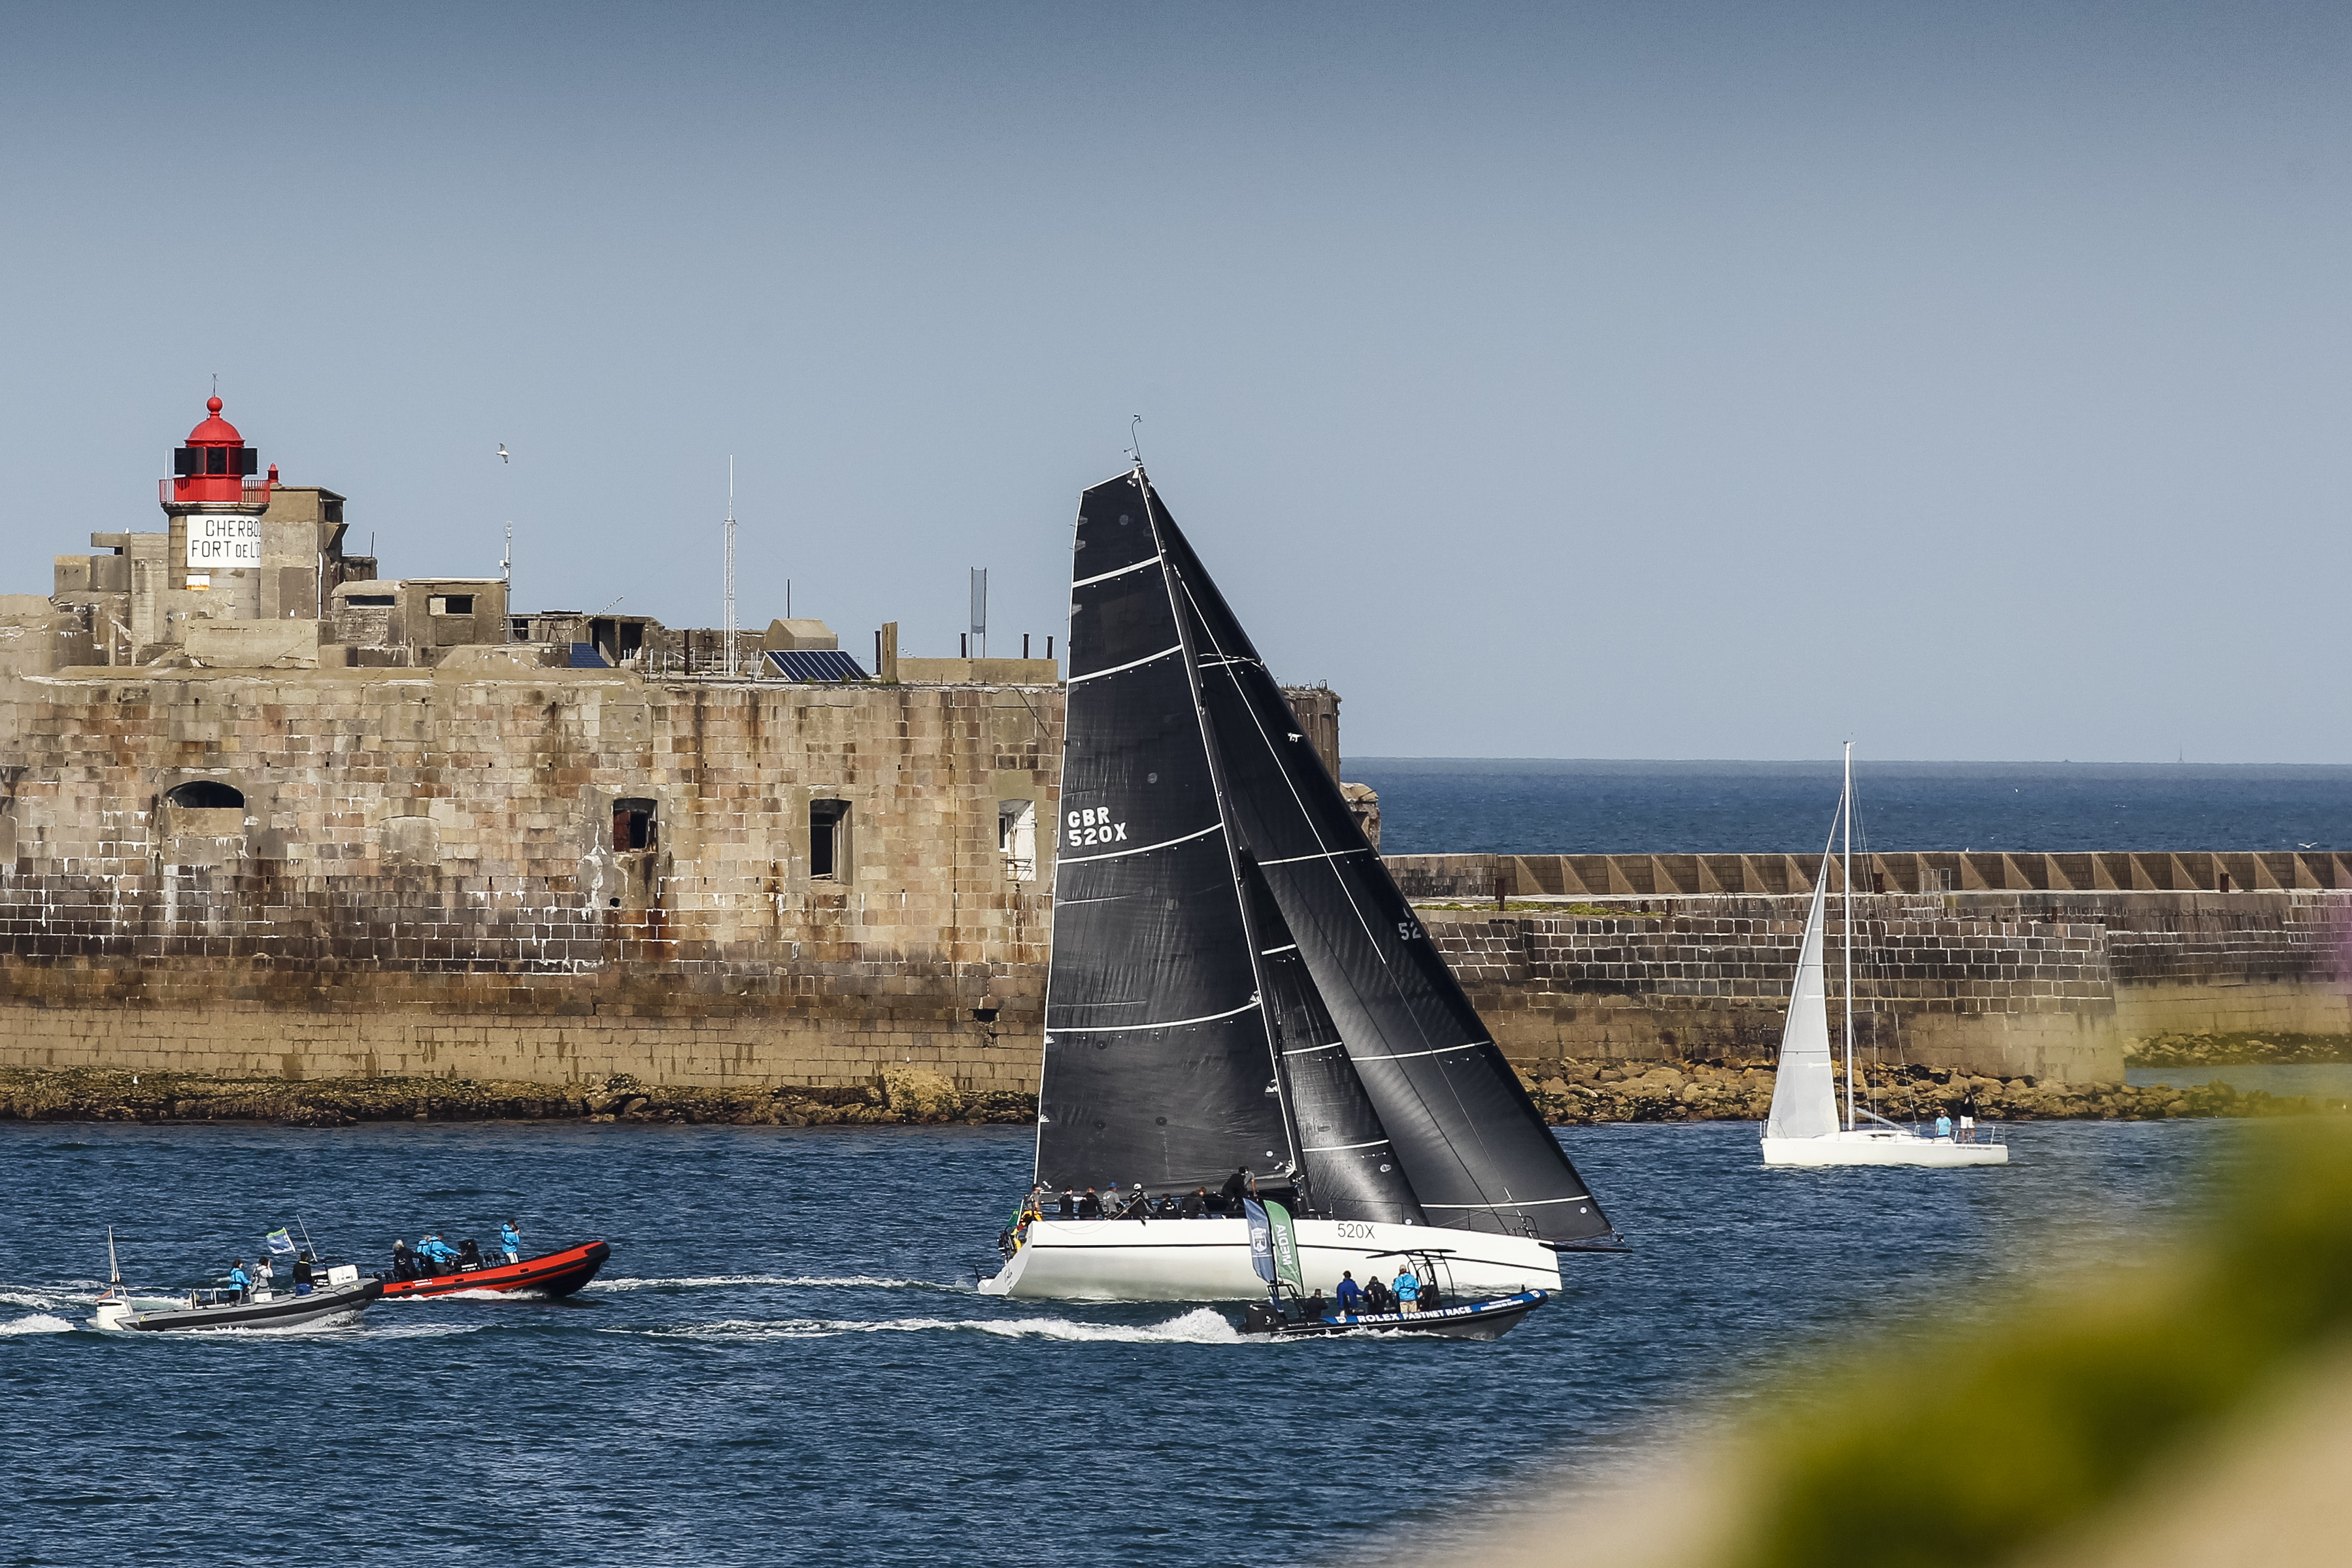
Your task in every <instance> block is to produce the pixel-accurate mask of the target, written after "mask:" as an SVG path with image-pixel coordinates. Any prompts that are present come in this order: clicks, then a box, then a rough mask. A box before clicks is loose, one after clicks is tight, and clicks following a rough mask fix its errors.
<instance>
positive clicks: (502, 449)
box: [499, 441, 514, 463]
mask: <svg viewBox="0 0 2352 1568" xmlns="http://www.w3.org/2000/svg"><path fill="white" fill-rule="evenodd" d="M513 461H514V459H513V458H511V457H509V456H508V455H507V444H506V443H505V442H503V441H501V442H499V462H501V463H511V462H513Z"/></svg>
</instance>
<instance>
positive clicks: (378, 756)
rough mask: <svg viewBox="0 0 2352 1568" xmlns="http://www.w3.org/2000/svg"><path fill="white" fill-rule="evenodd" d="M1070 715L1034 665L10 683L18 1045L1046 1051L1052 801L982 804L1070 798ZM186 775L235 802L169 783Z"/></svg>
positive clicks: (203, 1055) (689, 1066) (307, 1051)
mask: <svg viewBox="0 0 2352 1568" xmlns="http://www.w3.org/2000/svg"><path fill="white" fill-rule="evenodd" d="M1060 725H1061V703H1060V695H1059V693H1058V692H1057V691H1055V690H1054V689H1052V688H1050V687H1047V688H1040V689H1035V690H1024V689H1021V688H1013V687H998V688H978V687H961V688H939V687H920V686H893V687H883V686H864V687H822V686H796V685H783V684H780V683H775V682H761V683H751V682H734V683H723V682H677V683H670V684H667V685H665V684H661V683H647V682H642V681H640V680H638V679H637V678H636V677H635V676H634V675H630V674H622V673H614V672H586V671H569V670H563V671H558V670H540V671H528V672H516V673H513V674H510V675H501V676H498V677H491V678H482V677H474V676H465V677H459V676H451V675H441V674H425V673H424V672H416V673H414V674H412V673H410V672H363V671H317V672H299V673H297V672H287V673H282V674H280V673H270V674H223V673H218V672H209V671H170V672H163V671H142V672H138V673H136V674H124V673H120V672H107V673H106V674H103V675H100V674H94V673H93V674H89V675H87V676H83V675H81V674H79V673H78V674H77V675H75V676H72V677H61V676H49V677H43V678H31V679H22V680H16V681H9V682H5V683H0V759H5V766H0V1061H5V1062H7V1063H11V1064H17V1065H26V1066H78V1065H118V1066H119V1065H131V1066H136V1065H137V1064H140V1063H142V1062H152V1063H153V1064H155V1065H158V1066H161V1065H164V1064H166V1063H168V1064H170V1065H173V1066H176V1067H180V1068H182V1069H184V1070H199V1071H202V1070H209V1071H223V1072H256V1071H258V1072H269V1073H286V1074H289V1075H314V1076H329V1075H339V1074H347V1073H357V1074H366V1073H382V1074H395V1073H416V1072H424V1073H438V1074H444V1075H448V1076H457V1077H476V1076H504V1077H513V1078H522V1079H536V1080H541V1081H547V1082H583V1081H588V1080H593V1079H596V1078H601V1077H603V1076H605V1075H608V1074H609V1073H612V1072H617V1071H627V1072H630V1073H634V1074H635V1075H637V1076H639V1077H641V1078H646V1079H648V1080H650V1081H655V1082H678V1083H701V1084H712V1085H719V1084H742V1083H768V1084H787V1083H816V1084H835V1083H846V1082H870V1081H871V1080H872V1079H873V1077H874V1074H875V1072H876V1071H877V1070H878V1067H879V1065H880V1064H882V1063H884V1062H886V1061H898V1062H901V1063H905V1062H914V1063H919V1064H922V1065H926V1066H931V1067H936V1068H939V1069H940V1070H941V1071H947V1072H949V1073H950V1075H951V1076H953V1077H954V1078H955V1079H956V1080H957V1081H958V1082H960V1083H961V1084H963V1085H964V1086H966V1087H969V1088H976V1089H1003V1088H1019V1089H1028V1088H1031V1087H1034V1079H1035V1071H1036V1061H1037V1047H1036V1043H1035V1042H1036V1040H1037V1038H1038V1035H1039V1033H1040V1009H1041V1005H1042V997H1043V989H1044V977H1045V956H1046V946H1045V944H1046V939H1047V933H1048V929H1049V918H1048V908H1049V898H1048V890H1049V889H1050V886H1051V876H1052V838H1051V834H1050V833H1049V832H1048V833H1041V834H1039V835H1038V837H1039V839H1040V840H1041V842H1040V844H1039V845H1038V847H1037V852H1036V853H1037V857H1038V858H1037V862H1036V863H1035V865H1034V871H1033V873H1032V874H1030V875H1029V876H1027V877H1025V878H1024V877H1021V876H1018V875H1016V874H1014V873H1013V870H1012V869H1010V868H1008V866H1007V864H1006V862H1005V860H1004V857H1003V855H1002V854H1001V853H1000V852H999V849H998V841H997V824H998V819H999V807H1000V803H1001V802H1003V801H1005V800H1028V801H1031V802H1034V804H1035V806H1036V809H1037V813H1038V815H1039V816H1040V817H1042V818H1045V819H1048V820H1050V819H1051V818H1052V817H1053V816H1054V815H1055V803H1056V801H1057V800H1058V767H1059V756H1060V745H1061V737H1060ZM199 780H203V781H210V782H212V783H215V784H219V785H226V786H228V787H230V788H233V789H236V790H238V791H240V792H241V793H242V794H243V797H244V800H245V805H244V807H243V808H242V809H241V810H234V809H230V810H224V809H205V810H199V809H195V808H193V807H190V806H186V805H176V804H173V803H172V802H171V801H170V800H168V799H167V797H168V796H169V794H170V792H171V791H172V790H173V789H174V788H176V787H178V786H180V785H182V784H184V783H190V782H195V781H199ZM812 800H823V801H827V802H831V801H840V802H845V803H846V804H847V808H848V814H847V819H846V821H845V825H844V827H843V828H842V829H841V830H840V832H841V838H842V842H841V846H840V855H839V859H840V862H841V864H840V869H839V873H838V874H835V875H834V876H825V875H822V874H819V873H818V872H817V870H816V869H815V868H814V867H813V866H812V862H811V850H812V841H811V811H810V802H811V801H812ZM616 809H618V810H619V816H618V817H617V818H616ZM828 810H831V808H828ZM632 812H636V813H638V814H639V815H642V816H643V817H644V818H645V825H644V827H643V828H642V830H641V831H642V832H643V835H644V838H645V841H644V842H643V843H642V844H635V843H630V842H628V841H627V840H628V838H629V832H628V831H627V821H628V819H629V816H630V814H631V813H632ZM616 821H618V822H619V823H620V824H621V825H620V826H619V827H618V828H616Z"/></svg>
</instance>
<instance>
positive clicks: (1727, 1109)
mask: <svg viewBox="0 0 2352 1568" xmlns="http://www.w3.org/2000/svg"><path fill="white" fill-rule="evenodd" d="M1773 1079H1774V1073H1773V1071H1772V1069H1771V1068H1769V1067H1755V1066H1745V1065H1741V1064H1738V1063H1731V1062H1721V1061H1713V1062H1645V1061H1569V1062H1563V1063H1561V1064H1560V1066H1559V1070H1558V1071H1549V1070H1547V1071H1543V1072H1542V1073H1540V1074H1539V1075H1532V1076H1531V1075H1530V1074H1528V1073H1527V1072H1525V1071H1522V1072H1521V1073H1520V1074H1519V1080H1520V1082H1523V1083H1525V1084H1526V1085H1527V1088H1528V1093H1529V1094H1530V1095H1532V1096H1533V1097H1534V1099H1535V1103H1536V1104H1537V1106H1538V1108H1539V1109H1541V1110H1542V1112H1543V1113H1544V1115H1545V1117H1546V1119H1548V1120H1549V1121H1550V1122H1551V1123H1552V1124H1554V1125H1555V1126H1576V1125H1582V1124H1593V1123H1602V1122H1722V1121H1746V1122H1761V1121H1762V1120H1764V1118H1765V1117H1766V1116H1767V1115H1768V1114H1769V1113H1770V1112H1771V1109H1772V1084H1773ZM1838 1081H1839V1084H1840V1092H1843V1074H1842V1073H1841V1074H1839V1075H1838ZM1859 1091H1860V1098H1861V1103H1862V1104H1863V1106H1864V1109H1867V1110H1871V1111H1874V1112H1876V1113H1878V1114H1879V1115H1881V1116H1885V1117H1886V1118H1888V1119H1889V1120H1891V1121H1896V1122H1915V1121H1916V1122H1932V1121H1933V1120H1935V1118H1936V1117H1937V1115H1939V1114H1946V1113H1948V1114H1951V1115H1954V1116H1958V1115H1961V1114H1968V1115H1972V1116H1974V1117H1976V1118H1977V1119H1978V1120H1979V1121H1980V1122H2060V1121H2070V1122H2082V1121H2106V1122H2116V1121H2128V1122H2151V1121H2160V1120H2163V1119H2164V1118H2167V1117H2180V1116H2296V1115H2310V1114H2314V1113H2320V1112H2326V1111H2343V1110H2346V1109H2347V1102H2345V1101H2343V1100H2340V1099H2338V1100H2318V1099H2306V1098H2300V1097H2296V1098H2289V1097H2284V1096H2279V1095H2273V1094H2268V1093H2265V1092H2263V1091H2261V1090H2259V1089H2257V1090H2252V1091H2250V1092H2240V1091H2238V1090H2236V1089H2232V1088H2231V1087H2230V1085H2228V1084H2226V1083H2207V1084H2200V1085H2199V1086H2197V1087H2195V1088H2190V1089H2178V1088H2171V1087H2167V1086H2163V1085H2157V1086H2152V1087H2149V1088H2146V1089H2135V1088H2132V1087H2130V1086H2129V1085H2126V1084H2122V1083H2051V1082H2040V1081H2037V1080H2035V1079H2032V1078H1983V1077H1973V1076H1971V1075H1969V1074H1968V1073H1964V1072H1946V1071H1940V1070H1937V1069H1931V1068H1926V1067H1910V1066H1906V1067H1890V1068H1881V1069H1876V1070H1873V1071H1864V1073H1863V1074H1862V1077H1861V1083H1860V1085H1859Z"/></svg>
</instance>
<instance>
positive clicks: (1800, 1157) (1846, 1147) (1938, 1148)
mask: <svg viewBox="0 0 2352 1568" xmlns="http://www.w3.org/2000/svg"><path fill="white" fill-rule="evenodd" d="M1764 1163H1765V1164H1766V1165H1768V1166H1921V1167H1924V1168H1927V1169H1930V1170H1951V1169H1956V1168H1958V1167H1959V1166H2005V1165H2007V1164H2009V1145H2007V1144H1958V1143H1954V1142H1953V1141H1952V1140H1951V1139H1949V1138H1923V1137H1920V1136H1918V1135H1917V1134H1913V1133H1897V1132H1892V1131H1877V1130H1874V1131H1870V1132H1859V1131H1857V1132H1851V1133H1831V1134H1827V1135H1825V1136H1822V1137H1819V1138H1766V1139H1765V1140H1764Z"/></svg>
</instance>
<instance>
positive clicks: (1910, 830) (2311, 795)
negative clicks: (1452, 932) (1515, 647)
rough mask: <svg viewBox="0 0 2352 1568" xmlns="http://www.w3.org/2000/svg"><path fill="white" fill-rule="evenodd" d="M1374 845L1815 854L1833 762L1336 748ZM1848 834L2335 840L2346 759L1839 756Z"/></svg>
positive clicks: (1832, 791)
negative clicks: (1376, 840) (2145, 761)
mask: <svg viewBox="0 0 2352 1568" xmlns="http://www.w3.org/2000/svg"><path fill="white" fill-rule="evenodd" d="M1340 772H1341V774H1342V776H1343V777H1345V778H1347V779H1350V780H1353V781H1358V782H1361V783H1365V784H1369V785H1370V786H1371V787H1372V788H1374V789H1378V790H1379V791H1380V794H1381V848H1382V849H1384V850H1385V851H1387V852H1389V853H1391V854H1444V853H1462V854H1467V853H1507V854H1603V853H1608V854H1669V853H1673V854H1717V853H1724V854H1730V853H1750V854H1819V853H1820V852H1821V850H1822V841H1824V840H1825V839H1826V838H1827V837H1828V834H1829V826H1830V818H1831V816H1832V814H1833V813H1834V812H1835V810H1836V809H1837V798H1838V764H1837V762H1836V761H1835V759H1832V760H1829V761H1825V762H1803V763H1800V762H1569V761H1546V760H1541V759H1521V758H1397V757H1362V758H1349V760H1348V762H1347V764H1346V766H1344V767H1343V768H1341V769H1340ZM1854 798H1855V801H1856V809H1855V812H1854V822H1855V828H1856V831H1857V834H1858V836H1857V838H1856V840H1855V847H1856V848H1857V849H1860V848H1862V847H1863V846H1864V843H1865V842H1866V843H1867V845H1868V846H1869V847H1870V848H1872V849H1875V850H1882V851H1919V850H1970V849H1974V850H2031V851H2038V852H2053V853H2055V852H2076V851H2084V850H2292V849H2296V848H2316V849H2323V850H2341V849H2347V848H2352V768H2332V767H2305V766H2291V767H2290V766H2280V767H2219V766H2208V765H2203V764H2198V763H2187V764H2179V763H2175V764H2169V765H2165V764H2156V765H2149V766H2144V767H2135V766H2124V765H2117V764H2112V763H2072V762H2064V763H2060V762H1868V761H1857V762H1856V763H1855V764H1854Z"/></svg>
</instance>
